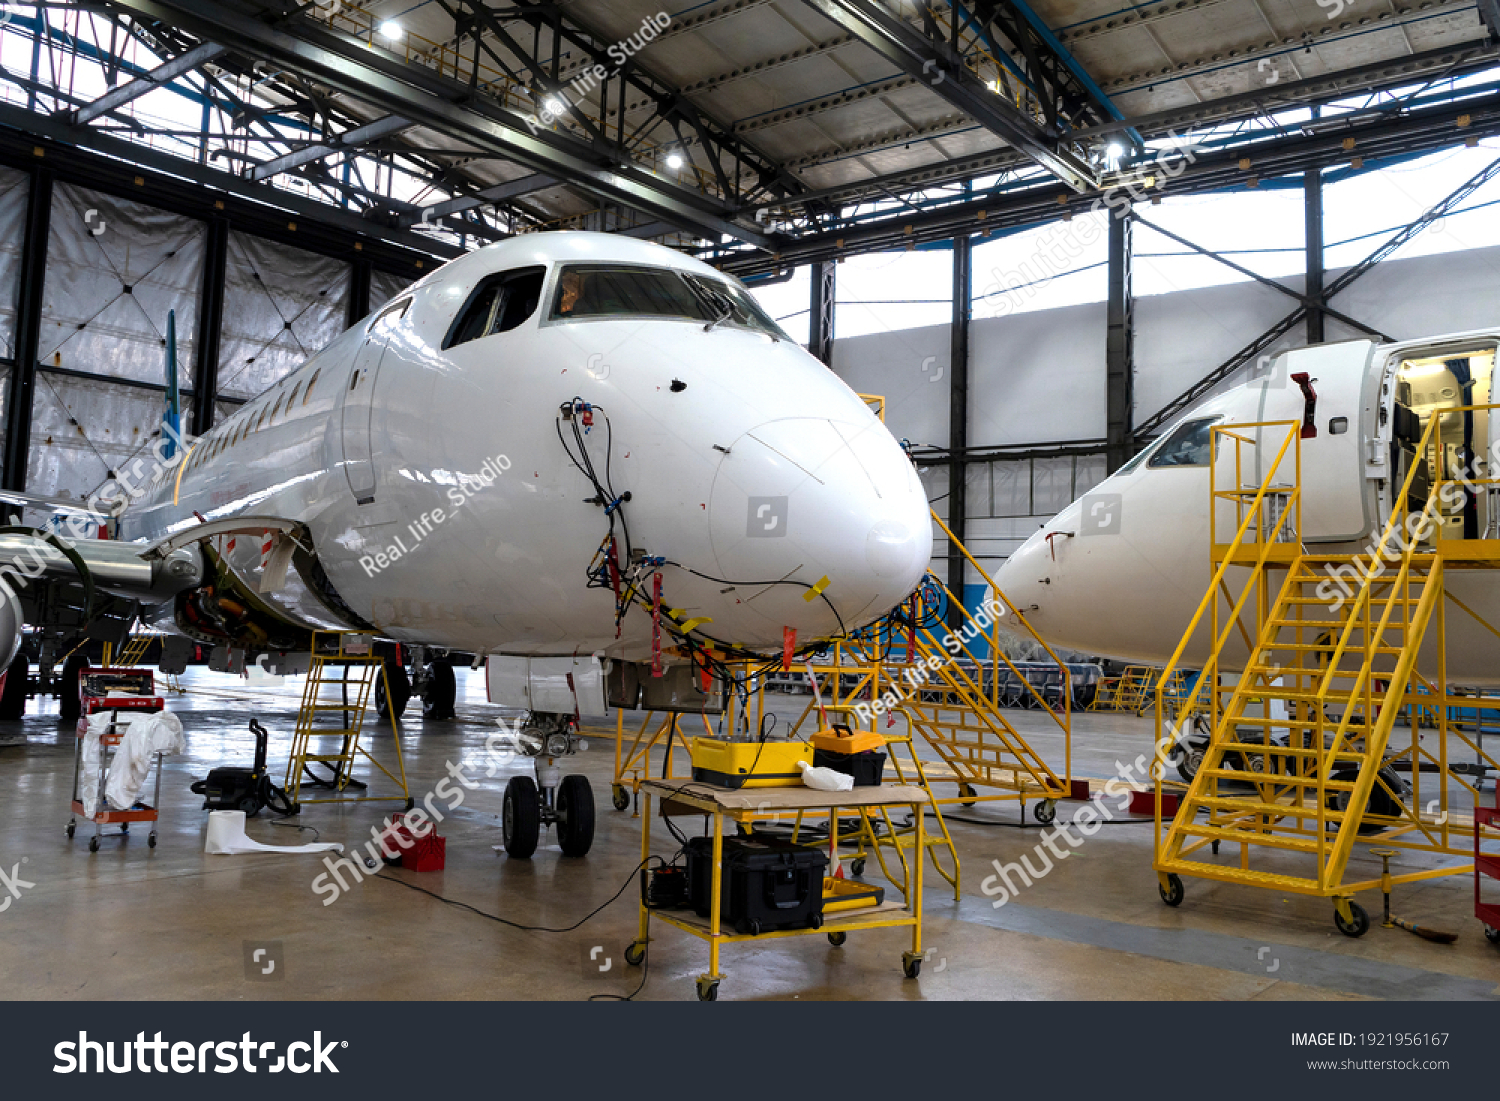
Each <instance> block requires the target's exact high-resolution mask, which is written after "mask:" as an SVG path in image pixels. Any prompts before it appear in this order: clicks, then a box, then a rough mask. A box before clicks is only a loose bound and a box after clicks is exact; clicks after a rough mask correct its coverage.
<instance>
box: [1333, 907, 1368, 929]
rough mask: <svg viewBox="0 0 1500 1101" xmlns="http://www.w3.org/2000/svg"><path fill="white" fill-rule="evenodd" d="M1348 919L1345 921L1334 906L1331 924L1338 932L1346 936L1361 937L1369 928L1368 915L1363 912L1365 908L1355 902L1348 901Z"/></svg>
mask: <svg viewBox="0 0 1500 1101" xmlns="http://www.w3.org/2000/svg"><path fill="white" fill-rule="evenodd" d="M1349 917H1350V920H1349V921H1345V920H1344V917H1343V915H1342V914H1340V913H1339V912H1338V910H1337V909H1336V908H1335V909H1334V911H1333V924H1334V925H1335V926H1336V927H1337V928H1338V931H1339V932H1340V933H1343V934H1344V936H1346V937H1362V936H1364V935H1365V933H1366V932H1368V931H1369V928H1370V915H1369V914H1367V913H1365V908H1364V907H1363V906H1361V905H1360V904H1359V903H1357V902H1353V901H1351V902H1350V903H1349Z"/></svg>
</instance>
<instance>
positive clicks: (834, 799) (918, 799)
mask: <svg viewBox="0 0 1500 1101" xmlns="http://www.w3.org/2000/svg"><path fill="white" fill-rule="evenodd" d="M640 794H641V798H642V800H643V804H642V806H641V861H642V864H644V863H645V861H646V860H648V859H649V858H650V856H651V801H652V799H653V798H656V799H660V800H663V801H665V802H666V803H668V804H670V807H669V810H670V811H671V812H673V813H677V814H694V815H697V814H702V815H707V816H708V817H709V818H710V819H711V821H712V825H713V850H712V855H711V858H710V859H711V861H712V867H713V884H712V887H711V892H712V894H711V903H710V906H711V912H710V913H709V916H708V917H706V918H702V917H699V916H698V915H697V914H696V913H695V912H693V911H691V910H659V909H651V908H648V907H647V906H646V905H645V901H644V900H642V903H641V925H640V932H639V935H638V936H637V938H636V939H635V940H634V941H633V942H632V943H631V944H630V946H629V947H628V948H627V949H626V950H625V959H626V962H628V963H630V964H632V965H637V966H638V965H639V964H641V963H642V962H643V961H644V959H645V956H646V947H647V945H648V944H649V943H650V941H651V919H652V918H653V917H654V918H655V919H656V920H657V921H664V922H666V923H667V924H668V925H672V926H675V927H676V928H678V929H681V930H682V931H683V932H685V933H690V934H692V935H693V936H695V937H700V938H702V939H703V940H706V941H708V970H707V971H706V972H705V973H704V974H702V975H699V976H698V999H699V1000H700V1001H705V1002H712V1001H717V1000H718V996H719V981H720V980H721V979H723V977H724V976H723V973H722V972H720V970H719V949H720V947H721V946H723V945H725V944H739V943H744V942H747V941H756V942H759V941H766V940H771V939H773V938H778V937H805V936H814V935H823V936H827V937H828V940H829V942H830V943H831V944H833V945H835V946H838V945H841V944H843V943H844V941H845V940H846V939H847V937H848V935H849V934H850V933H852V932H855V931H857V930H860V929H890V928H897V927H902V926H909V927H910V928H911V950H910V951H909V952H903V953H902V955H901V966H902V970H903V971H904V972H905V973H906V977H907V978H909V979H915V978H916V977H917V975H918V973H919V972H920V971H921V969H922V865H923V861H922V860H921V859H920V855H919V857H918V859H915V860H912V861H910V862H909V864H908V867H909V869H910V870H909V872H908V875H909V876H910V877H911V882H910V883H909V884H904V885H903V884H898V886H904V887H905V888H906V890H905V891H904V893H905V896H906V900H907V901H906V903H905V904H903V903H900V902H896V901H891V900H887V901H885V902H882V903H880V904H879V905H876V906H870V907H865V908H863V909H859V910H853V911H847V912H839V913H833V914H829V915H827V916H826V917H825V918H824V919H823V923H822V924H821V925H820V926H818V927H817V928H806V929H776V930H772V931H771V932H767V933H759V934H738V933H733V932H727V933H726V932H725V931H724V930H723V929H721V928H720V920H721V913H720V907H721V905H722V885H723V875H724V821H725V819H729V820H730V821H733V822H737V823H740V824H745V825H748V824H750V823H753V822H755V821H756V820H757V819H768V818H777V817H779V816H781V815H787V814H797V813H799V812H801V813H802V814H804V815H806V814H807V813H809V812H811V813H822V812H825V811H826V812H827V814H828V816H829V822H830V823H832V822H836V821H837V820H838V814H839V812H840V811H856V812H858V813H859V815H860V817H861V818H862V819H866V821H867V818H866V816H867V815H868V814H869V812H870V811H871V810H874V809H875V808H877V807H892V806H909V807H911V808H912V809H913V818H914V819H915V824H916V837H915V848H914V850H913V851H914V852H916V853H918V854H921V853H922V852H923V848H922V833H923V818H924V811H925V810H926V807H927V804H928V800H929V797H928V794H927V792H926V791H924V790H922V789H921V788H919V787H908V786H902V785H894V784H892V785H880V786H872V787H857V788H855V789H853V790H852V791H817V790H815V789H813V788H809V787H801V786H798V787H764V788H739V789H734V788H721V787H715V786H714V785H713V784H704V783H699V782H696V781H683V780H645V781H642V783H641V786H640Z"/></svg>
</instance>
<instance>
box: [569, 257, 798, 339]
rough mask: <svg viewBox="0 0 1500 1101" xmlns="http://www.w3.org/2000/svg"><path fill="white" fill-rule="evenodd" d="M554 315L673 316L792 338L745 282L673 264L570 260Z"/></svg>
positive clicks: (578, 316)
mask: <svg viewBox="0 0 1500 1101" xmlns="http://www.w3.org/2000/svg"><path fill="white" fill-rule="evenodd" d="M550 317H551V319H552V320H553V321H569V320H577V319H580V318H587V317H670V318H680V319H683V320H687V321H702V322H705V323H709V324H714V325H730V326H734V327H736V328H744V329H753V330H756V331H758V332H763V333H767V334H769V335H771V336H774V337H776V338H777V339H778V340H786V339H788V338H787V335H786V334H785V333H784V332H782V331H781V329H780V328H778V327H777V325H776V322H774V321H772V320H771V319H770V317H768V316H767V315H766V313H765V311H764V310H762V309H761V308H760V305H759V304H758V303H757V302H756V301H755V299H754V298H752V297H751V296H750V295H749V294H748V293H746V292H745V290H744V289H743V288H742V287H740V286H738V285H736V284H733V283H729V282H727V281H725V280H722V279H713V278H710V277H708V276H703V275H695V274H692V273H690V272H681V271H673V270H671V269H668V268H641V267H628V266H625V265H618V264H613V265H606V264H569V265H567V266H566V267H564V268H563V270H562V274H561V275H560V276H558V280H557V290H556V292H555V293H554V295H553V299H552V311H551V314H550Z"/></svg>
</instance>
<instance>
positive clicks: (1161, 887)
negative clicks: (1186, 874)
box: [1156, 872, 1186, 906]
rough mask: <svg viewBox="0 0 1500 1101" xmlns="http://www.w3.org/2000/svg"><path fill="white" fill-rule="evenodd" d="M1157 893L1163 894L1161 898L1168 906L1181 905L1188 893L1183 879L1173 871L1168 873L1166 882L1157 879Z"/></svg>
mask: <svg viewBox="0 0 1500 1101" xmlns="http://www.w3.org/2000/svg"><path fill="white" fill-rule="evenodd" d="M1156 893H1157V894H1159V895H1161V900H1162V901H1163V902H1165V903H1166V904H1167V905H1168V906H1181V905H1182V899H1183V896H1184V895H1185V894H1186V892H1185V891H1183V889H1182V879H1181V878H1180V877H1178V876H1177V875H1175V874H1174V873H1171V872H1169V873H1167V881H1166V883H1162V882H1160V881H1159V880H1158V881H1157V884H1156Z"/></svg>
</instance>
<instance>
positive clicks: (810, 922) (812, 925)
mask: <svg viewBox="0 0 1500 1101" xmlns="http://www.w3.org/2000/svg"><path fill="white" fill-rule="evenodd" d="M807 927H808V928H809V929H821V928H823V915H822V914H813V915H812V917H810V918H808V919H807Z"/></svg>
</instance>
